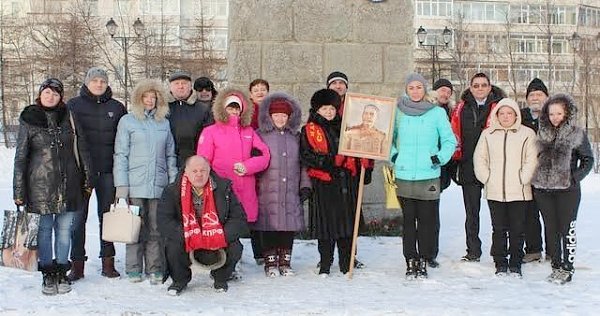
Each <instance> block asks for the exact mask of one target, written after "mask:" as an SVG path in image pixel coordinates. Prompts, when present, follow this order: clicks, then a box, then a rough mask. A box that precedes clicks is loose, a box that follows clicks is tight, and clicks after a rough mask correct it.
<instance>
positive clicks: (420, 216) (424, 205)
mask: <svg viewBox="0 0 600 316" xmlns="http://www.w3.org/2000/svg"><path fill="white" fill-rule="evenodd" d="M399 199H400V205H401V206H402V212H403V229H404V234H403V236H402V250H403V252H404V258H406V259H407V260H408V259H420V258H424V259H433V258H435V256H436V244H437V242H436V240H437V233H436V230H438V229H439V228H438V226H437V225H438V223H439V217H440V200H430V201H426V200H417V199H409V198H403V197H399Z"/></svg>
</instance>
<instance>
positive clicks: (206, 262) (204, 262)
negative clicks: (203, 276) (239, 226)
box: [190, 249, 227, 270]
mask: <svg viewBox="0 0 600 316" xmlns="http://www.w3.org/2000/svg"><path fill="white" fill-rule="evenodd" d="M226 259H227V253H225V250H223V249H217V250H207V249H196V250H194V251H190V261H191V262H192V264H193V265H197V266H200V267H201V268H204V269H207V270H215V269H219V268H220V267H222V266H224V265H225V260H226Z"/></svg>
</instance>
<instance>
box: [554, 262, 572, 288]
mask: <svg viewBox="0 0 600 316" xmlns="http://www.w3.org/2000/svg"><path fill="white" fill-rule="evenodd" d="M573 273H575V270H574V269H573V268H572V267H567V266H564V267H562V268H560V269H559V271H558V275H557V276H556V278H554V280H553V283H556V284H560V285H563V284H565V283H567V282H571V280H572V279H573Z"/></svg>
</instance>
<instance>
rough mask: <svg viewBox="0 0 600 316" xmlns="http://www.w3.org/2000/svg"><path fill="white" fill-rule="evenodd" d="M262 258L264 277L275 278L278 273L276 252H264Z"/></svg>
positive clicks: (273, 250)
mask: <svg viewBox="0 0 600 316" xmlns="http://www.w3.org/2000/svg"><path fill="white" fill-rule="evenodd" d="M264 258H265V275H266V276H267V277H270V278H274V277H276V276H277V275H278V273H277V251H276V250H275V249H272V250H267V251H265V252H264Z"/></svg>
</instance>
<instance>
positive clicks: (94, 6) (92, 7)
mask: <svg viewBox="0 0 600 316" xmlns="http://www.w3.org/2000/svg"><path fill="white" fill-rule="evenodd" d="M84 4H85V6H86V7H85V9H86V10H87V12H86V13H89V14H90V15H91V16H98V0H86V1H85V2H84Z"/></svg>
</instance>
